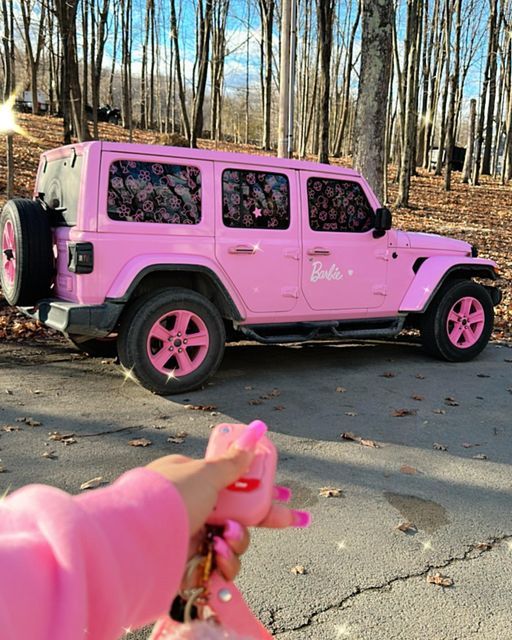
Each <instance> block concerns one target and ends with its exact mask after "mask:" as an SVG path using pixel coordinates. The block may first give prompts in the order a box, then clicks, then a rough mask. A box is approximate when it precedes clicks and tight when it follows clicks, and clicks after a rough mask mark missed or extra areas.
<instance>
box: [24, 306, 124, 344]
mask: <svg viewBox="0 0 512 640" xmlns="http://www.w3.org/2000/svg"><path fill="white" fill-rule="evenodd" d="M123 307H124V305H123V304H122V303H116V302H104V303H103V304H97V305H90V306H89V305H83V304H77V303H76V302H64V301H63V300H42V301H41V302H40V303H39V304H38V305H37V306H36V307H20V308H19V309H20V311H21V312H22V313H24V314H25V315H27V316H29V317H30V318H33V319H34V320H39V321H41V322H43V323H44V324H45V325H47V326H48V327H51V328H52V329H57V331H62V333H66V334H68V335H82V336H91V337H93V338H103V337H105V336H107V335H108V334H109V333H112V331H113V330H114V328H115V326H116V324H117V322H118V320H119V317H120V315H121V312H122V310H123Z"/></svg>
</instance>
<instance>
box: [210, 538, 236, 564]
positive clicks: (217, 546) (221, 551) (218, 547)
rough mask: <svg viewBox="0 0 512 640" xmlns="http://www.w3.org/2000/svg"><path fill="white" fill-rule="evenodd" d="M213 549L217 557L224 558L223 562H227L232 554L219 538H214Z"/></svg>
mask: <svg viewBox="0 0 512 640" xmlns="http://www.w3.org/2000/svg"><path fill="white" fill-rule="evenodd" d="M213 548H214V550H215V553H216V554H217V555H219V556H220V557H221V558H224V560H229V559H230V558H231V556H232V555H233V552H232V551H231V549H230V548H229V547H228V545H227V544H226V543H225V542H224V540H223V539H222V538H219V536H214V538H213Z"/></svg>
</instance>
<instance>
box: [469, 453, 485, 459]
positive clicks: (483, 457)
mask: <svg viewBox="0 0 512 640" xmlns="http://www.w3.org/2000/svg"><path fill="white" fill-rule="evenodd" d="M471 457H472V458H473V460H487V456H486V455H485V453H477V454H476V455H475V456H471Z"/></svg>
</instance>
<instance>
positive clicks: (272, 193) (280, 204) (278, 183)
mask: <svg viewBox="0 0 512 640" xmlns="http://www.w3.org/2000/svg"><path fill="white" fill-rule="evenodd" d="M222 219H223V221H224V224H225V225H226V226H227V227H242V228H244V229H288V227H289V226H290V186H289V183H288V178H287V177H286V176H284V175H282V174H280V173H264V172H262V171H242V170H239V169H226V170H225V171H224V172H223V174H222Z"/></svg>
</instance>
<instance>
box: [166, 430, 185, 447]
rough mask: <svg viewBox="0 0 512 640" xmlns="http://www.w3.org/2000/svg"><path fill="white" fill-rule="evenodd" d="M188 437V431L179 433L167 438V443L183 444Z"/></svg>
mask: <svg viewBox="0 0 512 640" xmlns="http://www.w3.org/2000/svg"><path fill="white" fill-rule="evenodd" d="M187 436H188V433H187V432H186V431H179V432H178V433H177V434H176V435H174V436H169V437H168V438H167V442H172V443H173V444H183V442H184V441H185V438H186V437H187Z"/></svg>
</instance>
